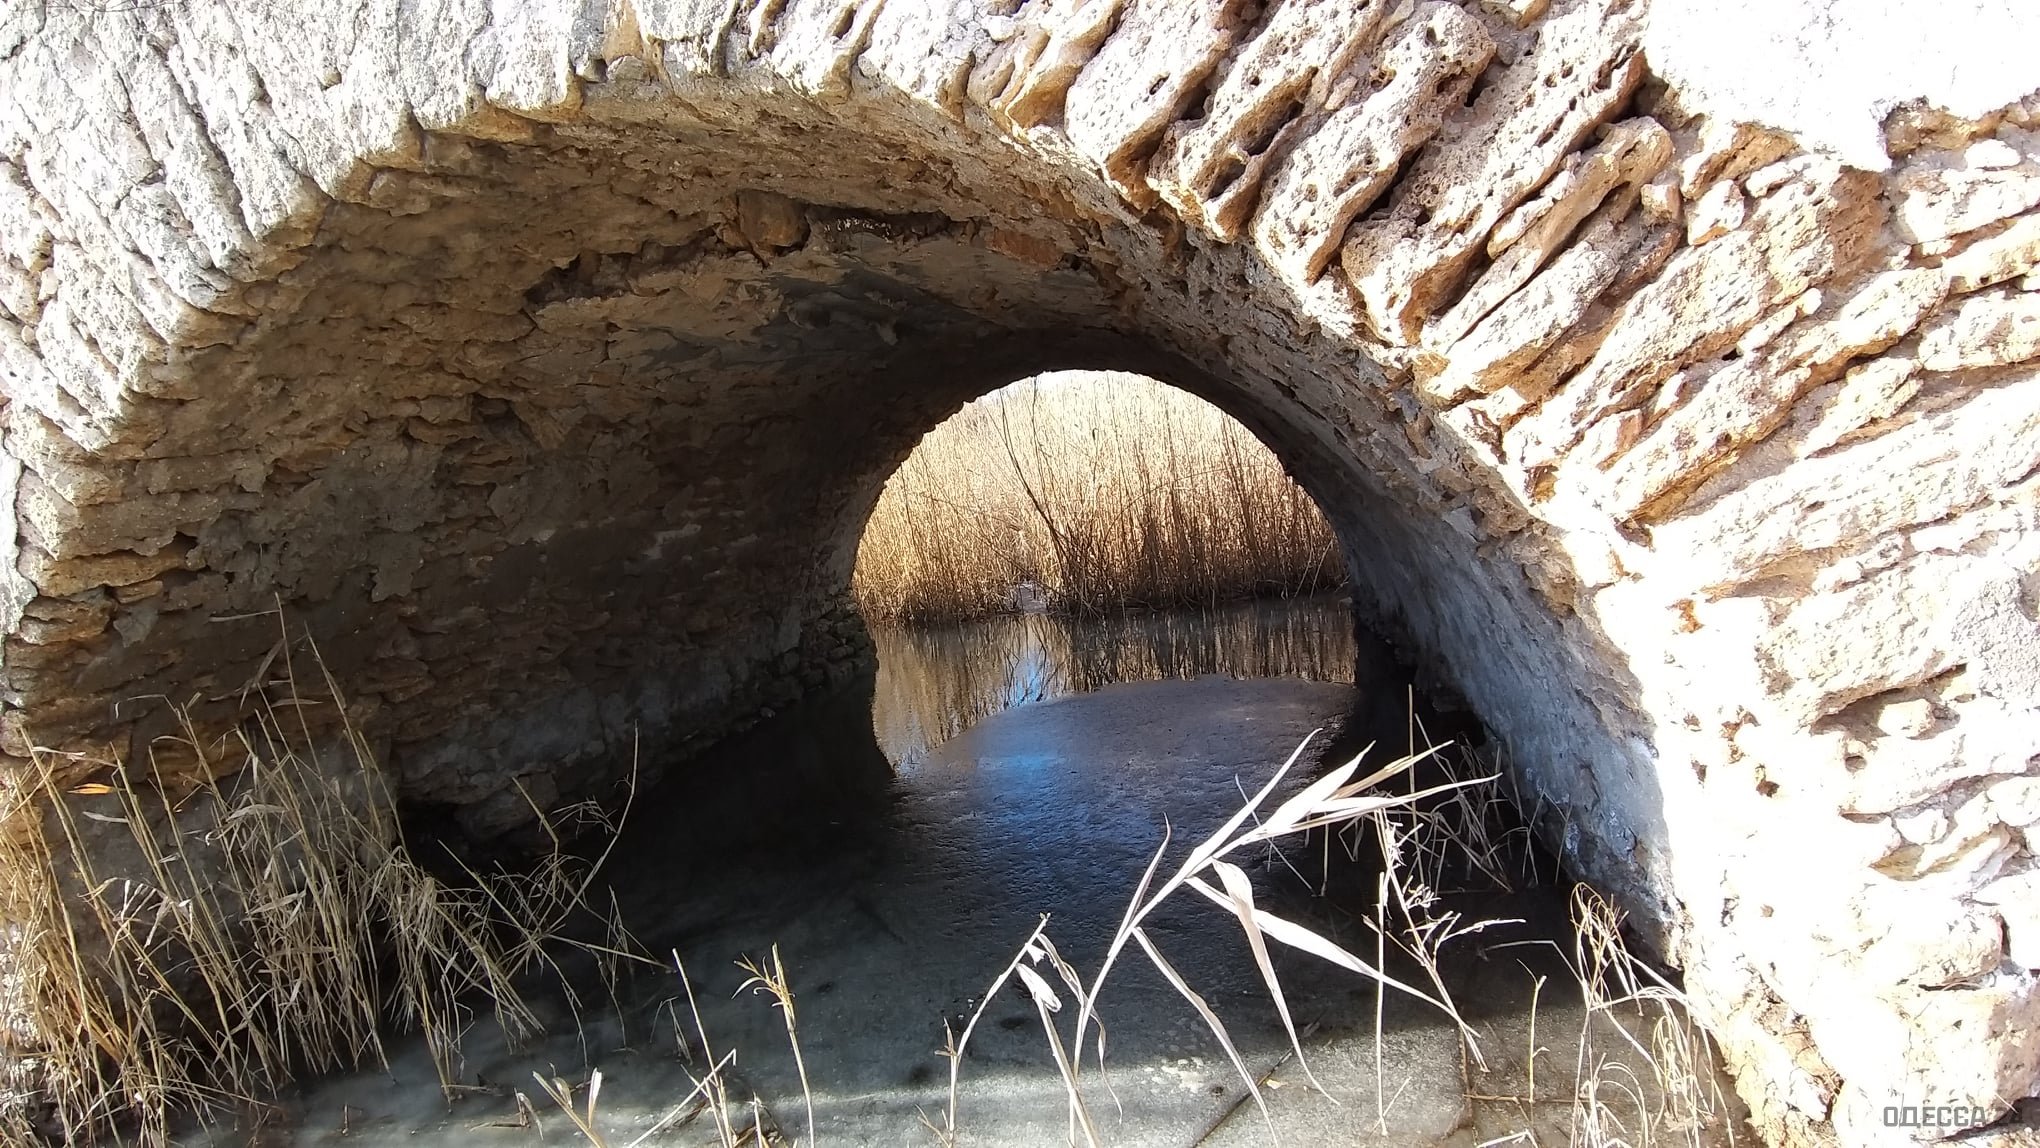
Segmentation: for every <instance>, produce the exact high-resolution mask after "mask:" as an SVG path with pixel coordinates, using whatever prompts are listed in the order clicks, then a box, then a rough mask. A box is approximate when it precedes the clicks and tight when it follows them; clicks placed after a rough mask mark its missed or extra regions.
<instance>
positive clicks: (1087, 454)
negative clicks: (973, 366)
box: [854, 373, 1345, 619]
mask: <svg viewBox="0 0 2040 1148" xmlns="http://www.w3.org/2000/svg"><path fill="white" fill-rule="evenodd" d="M1344 577H1345V570H1344V565H1343V562H1342V560H1341V558H1340V555H1339V548H1338V543H1337V541H1336V540H1335V539H1334V538H1333V537H1332V532H1331V529H1330V527H1329V526H1327V525H1326V523H1325V520H1324V517H1323V515H1322V514H1320V513H1319V511H1318V508H1317V505H1316V504H1315V503H1313V502H1312V501H1311V499H1310V496H1309V495H1307V494H1305V493H1304V492H1303V491H1302V489H1300V488H1299V487H1298V486H1297V485H1296V484H1295V483H1294V482H1291V481H1290V479H1289V477H1288V476H1287V475H1286V474H1284V473H1283V469H1282V465H1281V463H1279V462H1278V461H1277V460H1276V459H1275V457H1274V455H1273V454H1271V453H1270V452H1269V451H1268V449H1267V448H1266V447H1265V446H1263V445H1262V444H1261V442H1260V441H1259V440H1257V439H1256V438H1254V436H1253V435H1252V434H1251V433H1249V432H1248V431H1247V430H1246V428H1244V427H1242V426H1240V425H1239V424H1238V423H1237V422H1234V421H1233V420H1232V419H1230V418H1228V417H1227V416H1226V415H1225V414H1224V413H1223V412H1221V411H1219V410H1218V409H1217V408H1216V407H1213V406H1211V405H1209V404H1207V403H1205V402H1203V401H1202V400H1200V399H1197V398H1195V397H1193V396H1191V395H1189V394H1187V393H1185V392H1183V391H1179V390H1176V389H1175V388H1172V387H1169V386H1166V385H1164V384H1162V383H1158V382H1155V381H1153V380H1151V379H1147V378H1143V377H1141V376H1138V375H1123V374H1105V373H1086V374H1083V375H1050V376H1043V377H1041V378H1040V379H1030V380H1027V381H1025V382H1021V383H1016V384H1014V385H1013V386H1011V387H1008V388H1006V389H1005V390H1002V391H1000V392H998V393H996V394H993V395H991V396H988V397H986V398H984V399H980V400H979V401H977V402H975V403H972V404H970V405H969V406H967V407H965V408H964V409H963V410H962V411H960V412H959V413H958V414H957V415H956V416H955V417H953V418H951V419H950V420H949V421H948V422H945V423H943V424H942V425H941V426H940V427H937V428H936V429H935V430H934V431H933V432H931V433H930V434H929V435H928V436H927V437H926V438H924V439H923V440H922V441H921V445H920V446H919V447H918V448H916V449H915V451H914V453H913V455H912V456H911V457H910V458H908V460H907V462H906V463H905V465H903V466H902V467H901V468H900V470H899V471H898V472H897V473H896V474H894V476H893V477H892V480H891V481H890V482H888V483H887V484H886V488H885V493H884V494H883V496H881V498H880V499H879V503H878V507H877V509H876V510H874V511H873V512H872V515H871V519H870V523H869V525H868V526H867V527H866V528H865V533H864V538H863V541H862V543H861V545H860V548H859V551H858V556H857V570H856V579H855V586H854V588H855V591H856V594H857V600H858V603H859V606H860V607H861V608H862V609H863V611H864V613H865V615H866V616H867V617H870V618H875V619H880V618H882V619H896V618H917V619H936V618H942V619H954V618H964V617H975V616H981V615H985V614H992V613H998V612H1001V611H1008V610H1014V609H1017V608H1021V607H1024V606H1026V605H1028V604H1029V602H1030V600H1035V599H1038V600H1039V601H1040V602H1041V603H1042V604H1045V605H1046V606H1048V607H1049V608H1051V609H1057V610H1065V611H1069V612H1073V613H1095V612H1098V611H1102V610H1106V609H1110V608H1115V607H1122V606H1167V605H1185V604H1210V603H1214V602H1223V601H1230V600H1234V599H1239V598H1247V597H1253V596H1256V595H1270V594H1280V595H1290V594H1297V593H1308V592H1311V591H1314V590H1320V589H1328V588H1330V587H1333V586H1337V585H1338V584H1340V582H1341V581H1343V579H1344Z"/></svg>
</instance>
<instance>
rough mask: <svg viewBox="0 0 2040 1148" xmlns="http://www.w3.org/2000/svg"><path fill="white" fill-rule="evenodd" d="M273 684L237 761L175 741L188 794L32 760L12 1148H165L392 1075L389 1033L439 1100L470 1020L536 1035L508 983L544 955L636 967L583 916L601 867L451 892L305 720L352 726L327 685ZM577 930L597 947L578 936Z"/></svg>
mask: <svg viewBox="0 0 2040 1148" xmlns="http://www.w3.org/2000/svg"><path fill="white" fill-rule="evenodd" d="M313 660H314V663H316V654H315V653H314V659H313ZM279 673H280V677H279V678H278V679H277V680H275V681H273V682H271V683H270V684H269V685H270V688H269V690H268V694H267V697H266V699H265V700H264V701H263V703H262V704H261V705H260V707H259V711H258V713H257V715H256V716H255V717H254V718H253V719H252V720H251V721H250V722H248V723H247V724H246V725H245V726H244V727H243V731H242V733H241V734H240V735H239V736H238V737H237V738H236V739H235V740H234V741H233V742H231V743H228V744H219V743H207V742H205V741H203V740H202V739H200V738H199V737H198V736H197V734H196V732H195V731H193V730H191V729H189V727H188V726H187V728H186V730H185V734H186V736H185V738H184V739H183V744H182V745H181V746H180V747H179V748H180V749H181V750H183V751H185V752H187V753H192V754H196V755H197V767H196V769H193V768H192V767H191V766H190V765H189V764H188V763H186V764H184V766H183V768H181V769H180V770H179V771H178V777H179V778H197V779H198V780H197V781H196V782H180V781H174V780H172V779H171V778H169V777H166V776H165V773H164V772H163V771H162V770H160V769H159V768H158V764H157V762H156V761H155V760H153V759H152V760H151V761H150V762H146V763H132V764H131V763H125V762H120V761H111V762H105V763H102V764H101V765H100V767H99V769H98V771H97V773H96V774H93V775H91V776H93V777H95V780H90V781H85V782H80V781H78V780H76V779H77V777H78V775H79V772H80V771H79V763H77V762H75V761H69V760H63V761H60V760H59V759H57V758H56V757H54V756H52V755H49V754H46V753H38V754H37V755H36V757H35V764H36V767H37V772H36V774H35V775H34V776H31V777H29V778H27V779H26V784H25V785H23V786H21V787H20V788H18V789H15V790H14V791H12V792H11V793H9V794H8V797H9V800H10V803H11V804H10V807H9V808H8V809H7V811H6V815H5V821H4V824H5V825H6V826H7V828H8V832H7V833H5V834H4V835H0V919H4V922H5V926H6V929H7V933H8V936H7V938H6V944H5V955H6V960H7V962H8V966H9V967H7V968H6V969H5V970H4V972H5V974H6V987H7V989H8V991H9V995H10V997H11V1000H10V1002H9V1003H10V1004H11V1005H12V1009H11V1016H10V1025H9V1029H10V1036H11V1039H12V1041H13V1043H14V1049H13V1051H14V1052H15V1053H16V1056H15V1057H14V1058H13V1066H14V1071H13V1079H12V1080H11V1081H10V1082H9V1083H10V1088H9V1090H8V1095H7V1096H6V1097H5V1102H4V1107H0V1138H4V1140H5V1141H6V1142H8V1143H13V1144H23V1145H26V1144H38V1143H44V1142H45V1140H44V1139H43V1137H44V1136H45V1135H47V1134H49V1133H50V1132H52V1131H54V1132H56V1133H57V1134H59V1135H61V1136H62V1138H63V1139H64V1140H65V1141H66V1142H70V1143H90V1142H96V1141H100V1140H119V1141H122V1142H132V1143H140V1144H145V1145H155V1144H163V1143H165V1142H166V1141H167V1138H168V1136H169V1135H170V1131H171V1128H172V1126H173V1123H174V1122H175V1121H177V1120H178V1119H180V1118H192V1117H195V1118H198V1119H201V1120H204V1119H211V1118H215V1117H218V1116H221V1115H223V1114H229V1113H245V1112H246V1111H247V1110H249V1109H251V1108H258V1107H259V1106H261V1105H262V1104H263V1103H264V1102H265V1101H266V1100H267V1098H269V1097H271V1096H274V1095H275V1094H276V1093H277V1091H278V1090H279V1089H281V1088H282V1087H283V1086H284V1085H285V1084H287V1083H288V1082H290V1081H291V1080H293V1079H296V1078H299V1077H301V1076H305V1075H311V1074H316V1073H321V1072H329V1071H336V1070H341V1069H347V1068H354V1067H358V1066H363V1065H368V1064H382V1063H386V1057H385V1041H386V1040H387V1039H388V1034H390V1033H392V1032H402V1031H417V1032H420V1033H422V1034H423V1038H424V1040H425V1041H426V1043H427V1044H428V1045H429V1047H430V1049H431V1054H432V1058H433V1061H434V1064H435V1066H436V1067H437V1068H438V1070H439V1075H440V1081H441V1085H442V1088H452V1087H453V1086H454V1085H455V1082H456V1081H457V1079H458V1075H459V1067H460V1042H461V1036H462V1033H463V1032H465V1031H466V1030H467V1028H468V1027H469V1026H470V1025H471V1024H472V1023H473V1021H474V1019H475V1010H476V1009H478V1008H479V1009H484V1010H490V1011H492V1012H493V1013H494V1016H495V1020H496V1021H497V1023H499V1024H500V1025H501V1026H502V1028H503V1030H504V1031H505V1032H506V1033H507V1034H509V1035H510V1036H511V1037H512V1038H513V1039H515V1038H518V1037H524V1036H529V1035H531V1034H533V1033H535V1032H536V1031H538V1029H539V1022H538V1018H537V1016H536V1015H535V1014H534V1013H533V1011H532V1010H531V1008H530V1007H528V1006H527V1004H526V1003H525V998H524V996H523V995H522V994H521V992H520V989H519V984H520V980H521V978H523V977H525V976H526V975H527V974H530V973H532V972H534V971H538V970H550V971H555V972H557V971H558V966H557V964H556V963H555V957H554V955H553V954H554V951H555V948H556V946H558V945H560V944H567V945H571V946H578V947H580V948H582V949H584V950H586V951H589V952H592V953H595V954H596V955H597V956H598V957H599V958H601V959H602V960H605V961H611V962H613V961H615V960H617V959H621V958H623V957H624V956H626V955H628V954H627V949H628V941H627V938H624V937H623V936H622V935H621V933H620V929H618V928H617V927H616V923H615V922H614V921H613V920H609V919H605V918H603V917H601V915H600V914H597V913H594V912H593V910H591V909H590V908H589V893H590V889H591V882H592V881H593V878H594V876H595V872H596V870H597V869H598V868H599V864H600V861H599V859H597V860H595V861H588V860H585V859H582V858H579V857H576V856H575V855H573V854H571V853H569V852H568V851H567V850H566V849H565V847H564V846H563V845H562V844H561V843H560V842H558V841H557V839H555V842H554V849H553V850H552V852H551V854H550V855H549V856H547V857H545V858H544V859H542V860H541V861H540V862H539V863H538V864H537V865H536V866H535V867H533V868H531V869H528V870H526V871H523V872H520V873H514V874H513V873H507V872H495V873H486V874H485V873H478V872H474V871H472V870H468V871H466V872H465V873H464V876H463V879H458V880H451V881H450V880H446V879H442V878H441V877H440V876H436V875H435V874H434V873H433V872H431V871H429V870H428V869H427V868H426V867H424V866H423V865H421V864H419V862H418V861H417V859H416V858H414V857H413V855H412V854H411V853H410V852H409V851H408V850H407V849H406V848H405V845H404V842H403V840H402V837H401V834H400V832H399V828H398V823H397V819H396V811H395V807H394V804H393V802H392V799H391V795H390V792H389V790H388V788H387V787H386V786H385V784H384V781H383V777H382V775H381V773H380V772H379V771H378V769H377V767H376V763H375V762H374V760H373V758H372V757H371V755H370V754H369V752H368V749H367V747H366V745H365V744H364V743H363V741H362V739H361V738H360V736H359V735H358V734H357V733H356V731H355V730H353V729H352V728H351V727H349V726H347V725H346V723H345V722H344V721H341V722H339V723H337V725H338V731H339V732H338V734H337V736H335V737H332V738H322V737H315V736H314V735H313V733H312V728H313V727H312V725H311V724H309V723H308V722H307V721H306V718H305V715H306V714H307V713H308V712H309V711H310V710H312V709H313V708H315V707H327V708H328V712H344V711H343V710H342V707H341V706H340V703H339V695H338V691H337V690H336V689H334V688H333V685H332V683H331V682H330V681H329V680H326V679H325V678H324V675H323V671H315V673H316V674H317V681H318V683H319V685H320V686H321V687H323V688H322V689H318V690H310V691H302V692H301V691H300V690H299V688H298V686H299V683H298V680H297V677H296V675H295V673H294V671H293V669H292V666H291V663H290V659H289V658H288V657H286V658H284V659H283V661H282V664H281V666H280V669H279ZM571 812H572V813H573V814H574V815H576V816H595V817H598V818H599V817H600V811H595V810H588V809H581V810H575V811H571ZM554 816H555V817H557V816H558V814H557V812H555V813H554ZM577 921H578V922H579V927H577V928H575V929H574V930H573V931H574V932H575V933H576V935H577V936H585V935H593V936H595V937H596V938H597V939H596V940H592V941H591V940H586V939H573V938H569V937H568V936H567V934H568V932H569V931H570V930H569V926H570V925H574V924H575V923H576V922H577ZM588 926H593V927H592V929H591V928H588ZM569 1000H570V1001H571V1000H572V997H571V994H570V996H569Z"/></svg>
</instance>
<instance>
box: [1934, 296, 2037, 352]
mask: <svg viewBox="0 0 2040 1148" xmlns="http://www.w3.org/2000/svg"><path fill="white" fill-rule="evenodd" d="M2035 355H2040V294H2034V293H2032V292H2024V291H2008V290H1997V291H1986V292H1984V293H1982V294H1979V295H1972V296H1970V297H1968V298H1966V299H1963V300H1962V301H1961V302H1960V303H1957V304H1956V305H1955V306H1954V307H1953V308H1950V309H1949V310H1948V311H1945V312H1943V313H1941V314H1939V315H1936V316H1935V317H1934V318H1933V319H1932V320H1931V321H1929V322H1928V323H1927V324H1926V325H1925V326H1924V327H1922V328H1921V330H1920V365H1921V366H1922V367H1924V368H1926V369H1927V370H1929V371H1959V370H1962V369H1964V368H1966V367H2000V366H2004V365H2006V364H2008V363H2022V362H2024V361H2026V360H2027V359H2030V358H2032V357H2034V356H2035Z"/></svg>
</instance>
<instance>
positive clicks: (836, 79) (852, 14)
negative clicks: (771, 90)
mask: <svg viewBox="0 0 2040 1148" xmlns="http://www.w3.org/2000/svg"><path fill="white" fill-rule="evenodd" d="M884 8H885V3H884V0H795V2H794V3H791V4H788V5H787V6H786V7H785V9H784V10H783V11H780V12H779V13H777V19H776V20H774V22H773V23H774V26H773V28H772V32H771V43H772V47H771V59H772V68H773V71H774V72H776V73H778V74H779V75H780V76H783V77H785V78H786V79H787V80H788V81H790V82H791V83H792V84H793V85H794V86H795V87H796V88H797V89H798V90H800V91H802V92H805V93H807V94H809V95H813V96H819V97H823V98H827V99H841V98H842V97H843V96H845V95H847V94H848V93H849V90H850V72H851V69H852V67H854V66H855V65H856V63H857V58H858V57H859V56H860V55H862V54H863V53H864V48H865V45H866V44H867V43H869V42H870V38H871V28H872V22H873V20H875V19H876V18H877V16H878V14H879V12H881V11H882V10H883V9H884ZM770 11H771V10H770V9H768V8H760V9H758V10H756V14H754V19H756V18H758V17H759V16H763V15H765V14H767V13H769V12H770ZM757 39H758V38H757V37H755V36H754V42H755V41H756V40H757Z"/></svg>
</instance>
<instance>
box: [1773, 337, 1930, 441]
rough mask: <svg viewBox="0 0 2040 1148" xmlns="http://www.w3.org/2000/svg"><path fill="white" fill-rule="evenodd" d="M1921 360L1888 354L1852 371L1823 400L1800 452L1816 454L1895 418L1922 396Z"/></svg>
mask: <svg viewBox="0 0 2040 1148" xmlns="http://www.w3.org/2000/svg"><path fill="white" fill-rule="evenodd" d="M1921 385H1922V383H1921V380H1920V377H1919V362H1918V360H1915V359H1911V358H1906V357H1904V356H1897V355H1888V356H1885V357H1883V358H1879V359H1873V360H1871V361H1870V362H1867V363H1864V364H1863V365H1862V366H1860V367H1854V368H1851V369H1850V370H1849V372H1848V374H1846V375H1845V376H1843V379H1842V382H1841V385H1840V386H1839V387H1837V388H1835V389H1834V391H1833V393H1832V394H1831V395H1829V396H1827V397H1825V398H1824V399H1822V400H1821V401H1820V405H1819V408H1818V410H1817V412H1815V413H1814V414H1812V415H1811V416H1810V418H1811V419H1812V421H1813V426H1812V428H1811V429H1810V430H1809V431H1808V433H1807V436H1806V438H1805V440H1804V441H1803V443H1802V444H1801V447H1800V449H1801V450H1803V451H1805V452H1806V453H1809V454H1812V453H1817V452H1819V451H1823V450H1828V449H1830V448H1833V447H1836V446H1839V445H1841V444H1842V443H1845V442H1848V441H1851V440H1852V439H1853V438H1854V437H1855V436H1856V434H1857V432H1859V431H1862V430H1864V429H1865V428H1868V427H1872V426H1874V425H1875V424H1877V423H1881V422H1883V421H1884V420H1886V419H1889V418H1891V417H1892V416H1893V415H1895V414H1897V413H1898V412H1899V411H1900V410H1902V409H1904V407H1905V405H1906V404H1907V403H1909V402H1911V401H1912V399H1913V397H1914V396H1915V395H1917V394H1919V393H1920V387H1921Z"/></svg>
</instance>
